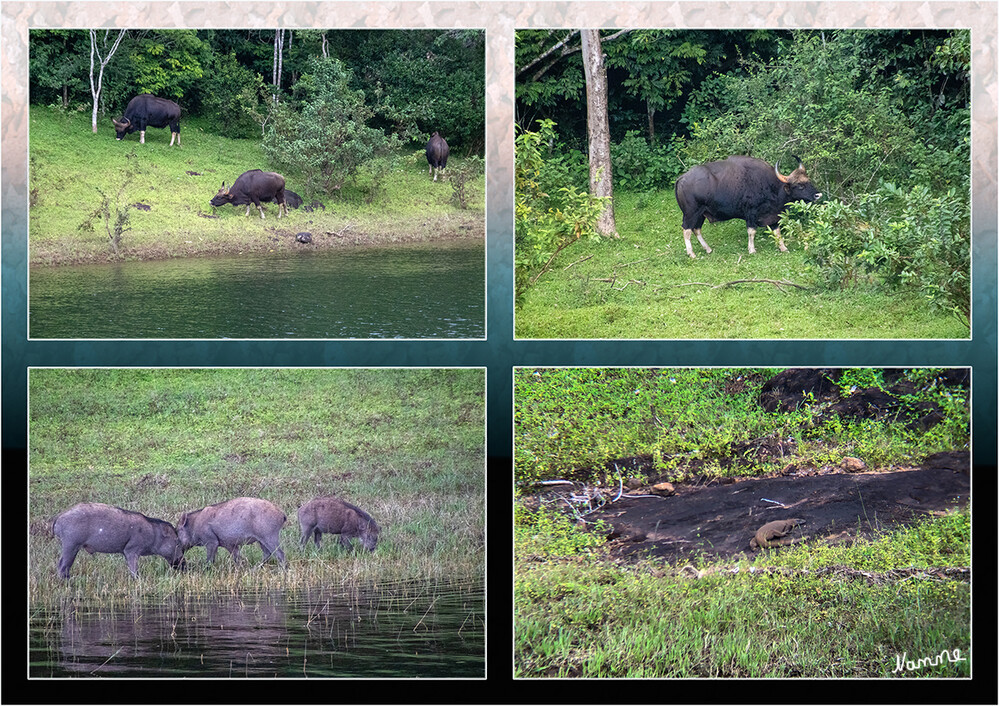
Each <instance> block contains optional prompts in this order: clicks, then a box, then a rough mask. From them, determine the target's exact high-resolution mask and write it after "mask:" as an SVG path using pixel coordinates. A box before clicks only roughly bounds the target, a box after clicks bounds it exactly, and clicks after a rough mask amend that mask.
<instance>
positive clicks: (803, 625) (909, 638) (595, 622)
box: [514, 511, 971, 678]
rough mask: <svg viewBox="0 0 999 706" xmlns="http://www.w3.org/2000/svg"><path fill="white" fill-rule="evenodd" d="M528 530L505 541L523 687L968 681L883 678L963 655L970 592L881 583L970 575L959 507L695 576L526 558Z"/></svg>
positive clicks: (928, 672) (939, 673) (949, 671)
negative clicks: (657, 680)
mask: <svg viewBox="0 0 999 706" xmlns="http://www.w3.org/2000/svg"><path fill="white" fill-rule="evenodd" d="M530 534H531V533H530V532H529V531H525V530H523V529H521V530H520V531H518V533H517V538H516V545H515V546H516V554H517V557H518V559H517V560H516V562H515V572H516V577H515V583H514V602H515V618H514V620H515V627H514V651H515V658H514V659H515V670H516V675H517V676H520V677H565V676H573V677H669V678H686V677H770V678H788V677H810V678H839V677H859V678H879V677H901V676H905V677H968V676H970V672H971V662H970V660H967V661H963V662H955V663H953V664H952V663H950V662H948V661H946V660H944V661H943V662H942V663H941V664H940V665H938V666H935V667H925V668H922V669H920V670H918V671H912V672H902V673H898V674H895V673H893V672H894V671H895V669H896V666H897V659H898V658H899V657H900V656H901V655H903V654H905V655H907V659H909V660H912V661H915V660H917V659H919V658H922V657H926V658H932V657H935V656H937V655H939V654H940V653H941V651H942V650H948V651H949V652H951V653H953V650H955V649H959V650H960V651H961V653H962V655H964V656H966V655H967V652H968V648H969V647H970V603H971V591H970V584H968V583H965V582H962V581H959V580H938V579H935V578H930V577H920V576H919V575H910V576H907V577H904V578H903V577H901V576H899V577H894V578H893V577H892V576H891V575H890V573H888V572H890V571H891V570H892V569H896V568H909V567H940V566H968V565H970V542H969V536H970V518H969V515H968V512H967V511H962V512H960V513H955V514H953V515H950V516H947V517H943V518H938V519H933V520H929V521H926V522H924V523H922V524H920V525H917V526H915V527H912V528H907V529H903V530H898V531H896V532H893V533H890V534H887V535H885V536H883V537H880V538H878V539H876V540H873V541H860V542H858V543H857V544H856V545H854V546H853V547H838V548H831V547H821V546H818V545H814V544H813V545H805V546H800V547H797V548H795V549H793V550H782V551H780V552H773V553H767V554H764V555H761V556H760V557H757V558H756V560H755V562H748V561H739V562H738V563H736V564H725V563H718V564H703V563H702V564H699V566H698V567H697V570H699V571H700V577H699V578H693V574H694V573H696V572H697V570H693V569H686V570H681V569H683V567H680V566H676V567H671V566H668V565H666V566H664V565H662V564H656V563H653V562H651V561H648V562H643V563H640V564H638V565H631V566H621V565H617V564H612V563H610V562H608V561H606V560H605V559H604V558H602V556H601V554H600V553H599V552H596V553H594V552H593V551H592V550H587V551H588V553H586V554H577V555H576V556H574V557H572V558H571V559H567V560H563V561H548V562H537V561H531V562H525V561H523V560H522V557H523V556H525V554H527V553H533V552H532V551H525V546H526V545H525V544H524V543H523V542H525V541H526V538H527V537H528V535H530ZM563 546H564V544H563ZM824 567H835V569H836V570H832V571H826V572H823V571H821V569H822V568H824ZM751 568H752V569H753V570H752V571H751V570H750V569H751ZM735 569H737V571H735ZM856 570H862V571H866V572H868V573H869V574H871V573H872V572H876V577H875V578H876V580H874V581H868V580H865V579H864V578H863V576H862V575H861V574H859V573H858V571H856Z"/></svg>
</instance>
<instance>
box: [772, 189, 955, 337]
mask: <svg viewBox="0 0 999 706" xmlns="http://www.w3.org/2000/svg"><path fill="white" fill-rule="evenodd" d="M780 225H781V230H782V232H784V233H786V234H787V235H788V236H789V237H798V238H800V239H801V241H802V242H803V243H804V246H805V249H806V251H807V256H806V258H807V263H808V265H809V267H810V269H811V272H812V273H813V274H814V275H815V277H816V278H817V279H818V280H819V282H820V283H822V284H824V285H825V286H827V287H832V288H845V287H848V286H851V285H853V284H856V283H858V282H863V283H867V284H875V285H880V286H884V287H887V288H889V289H895V290H905V289H910V290H911V289H915V290H917V291H919V292H920V293H921V294H922V296H924V297H926V298H927V299H928V300H929V301H930V302H932V303H933V305H934V306H937V307H939V308H941V309H943V310H945V311H949V312H952V313H954V314H955V315H956V316H958V317H959V318H960V319H961V320H962V321H964V322H965V323H966V324H967V323H968V320H969V319H968V317H969V315H970V312H971V291H970V283H971V278H970V273H971V247H970V243H971V240H970V238H971V218H970V196H969V192H968V188H967V185H965V187H964V188H960V189H958V188H952V189H949V190H948V191H947V192H946V193H943V194H941V195H938V196H934V195H933V194H932V193H931V192H930V189H929V188H928V187H926V186H923V185H916V186H912V187H911V188H909V189H901V188H899V187H896V186H895V185H893V184H890V183H885V184H882V185H881V187H880V188H879V189H878V190H877V191H875V192H874V193H872V194H869V195H861V196H859V197H858V200H857V203H856V205H847V204H845V203H843V202H842V201H829V202H826V203H822V204H792V205H791V206H790V207H789V208H788V210H787V211H786V212H785V214H784V216H783V217H782V218H781V224H780Z"/></svg>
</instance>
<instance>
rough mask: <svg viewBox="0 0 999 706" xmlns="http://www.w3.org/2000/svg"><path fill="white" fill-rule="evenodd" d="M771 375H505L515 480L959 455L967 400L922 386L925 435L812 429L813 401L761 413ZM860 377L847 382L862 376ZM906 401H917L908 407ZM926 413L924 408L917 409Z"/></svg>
mask: <svg viewBox="0 0 999 706" xmlns="http://www.w3.org/2000/svg"><path fill="white" fill-rule="evenodd" d="M779 371H780V369H779V368H759V369H728V368H718V369H692V368H682V369H681V368H677V369H674V368H661V369H641V368H631V369H614V368H610V369H586V368H562V369H537V370H536V369H528V368H524V369H519V370H517V371H515V374H514V467H515V475H516V478H517V480H518V481H521V482H531V481H536V480H549V479H552V478H560V477H564V476H566V475H569V476H572V477H579V476H580V475H582V476H584V477H585V476H587V475H590V476H593V477H594V479H599V478H600V477H601V476H602V475H603V471H604V469H605V468H606V464H607V463H609V462H611V461H613V460H615V459H620V458H630V457H633V456H645V457H648V458H650V459H652V465H653V466H654V467H655V469H656V470H657V472H661V473H668V474H671V477H672V478H673V479H675V480H682V479H683V478H684V477H685V475H686V474H688V473H692V474H695V475H701V474H706V475H719V476H724V475H760V474H765V473H768V472H774V471H779V470H781V468H783V467H784V466H786V465H788V464H789V463H795V464H798V465H799V466H808V465H812V466H814V467H821V466H822V465H825V464H829V465H838V464H839V463H840V462H841V461H842V459H843V457H844V456H861V457H863V458H864V459H865V461H866V462H867V463H868V465H869V466H871V467H872V468H878V467H885V466H891V465H897V464H905V463H914V462H917V461H918V460H920V459H921V458H923V457H925V456H926V455H929V454H931V453H936V452H938V451H951V450H954V449H959V448H968V446H969V444H970V432H969V430H970V407H969V400H968V399H967V396H966V395H962V394H961V393H959V392H955V391H948V390H946V389H944V390H941V389H939V388H928V389H926V390H924V391H923V392H922V393H921V399H920V400H918V401H920V402H927V403H932V404H935V405H938V406H939V407H940V408H941V410H943V413H944V415H945V416H944V419H943V421H941V423H939V424H937V425H936V426H934V427H933V428H931V429H930V430H929V431H927V432H919V431H916V430H913V429H910V428H909V427H908V424H909V422H910V421H911V419H909V418H908V417H907V416H906V415H904V414H903V415H901V416H900V417H899V418H898V419H882V420H873V419H863V420H843V419H841V418H840V417H838V416H835V415H832V416H831V417H830V418H829V419H828V420H823V421H822V422H821V423H820V422H818V421H817V417H818V416H819V415H820V414H821V406H820V405H806V406H803V407H801V408H799V409H798V410H795V411H794V412H790V413H769V412H766V411H765V410H764V409H763V408H762V407H761V406H760V404H759V402H758V399H759V395H760V391H761V389H762V387H763V385H764V383H765V382H766V381H767V380H769V379H770V378H771V377H773V376H774V375H776V374H777V373H778V372H779ZM863 372H864V369H857V370H856V371H854V373H853V375H854V376H855V377H863V375H862V373H863ZM913 402H915V401H913ZM924 413H925V412H924ZM768 438H769V439H785V440H787V439H789V440H790V442H791V443H788V444H787V445H786V448H785V451H784V454H783V455H778V456H776V457H774V458H769V457H766V456H762V457H756V456H754V455H753V454H748V455H747V454H741V453H740V444H745V443H747V442H750V441H751V440H759V439H768Z"/></svg>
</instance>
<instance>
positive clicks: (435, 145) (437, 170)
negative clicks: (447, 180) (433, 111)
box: [427, 132, 451, 181]
mask: <svg viewBox="0 0 999 706" xmlns="http://www.w3.org/2000/svg"><path fill="white" fill-rule="evenodd" d="M450 153H451V150H450V148H449V147H448V146H447V142H446V141H445V140H444V138H443V137H441V136H440V133H438V132H434V134H433V135H431V136H430V141H429V142H428V143H427V162H429V163H430V172H429V173H428V174H427V176H430V174H433V175H434V181H437V175H438V174H441V175H443V172H444V167H446V166H447V158H448V155H449V154H450Z"/></svg>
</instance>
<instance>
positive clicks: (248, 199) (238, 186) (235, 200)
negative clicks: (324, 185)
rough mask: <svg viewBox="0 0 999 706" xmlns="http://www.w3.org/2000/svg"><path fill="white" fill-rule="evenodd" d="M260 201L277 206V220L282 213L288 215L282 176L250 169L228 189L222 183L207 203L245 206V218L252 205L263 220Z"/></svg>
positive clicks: (262, 209)
mask: <svg viewBox="0 0 999 706" xmlns="http://www.w3.org/2000/svg"><path fill="white" fill-rule="evenodd" d="M296 196H297V194H296ZM262 201H263V202H268V201H273V202H275V203H277V204H278V218H280V217H281V214H282V213H284V215H286V216H287V215H288V205H287V203H286V200H285V190H284V177H283V176H281V175H280V174H278V173H277V172H262V171H260V170H259V169H251V170H250V171H248V172H243V173H242V174H240V175H239V178H238V179H236V181H234V182H233V184H232V186H230V187H229V188H228V189H227V188H226V187H225V182H222V188H221V189H219V192H218V193H217V194H215V197H214V198H213V199H212V200H211V201H209V203H210V204H211V205H212V206H224V205H225V204H227V203H231V204H232V205H233V206H246V215H247V216H249V215H250V206H251V205H253V206H256V207H257V210H258V211H260V217H261V218H264V208H263V206H261V205H260V203H261V202H262ZM299 203H301V199H299Z"/></svg>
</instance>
